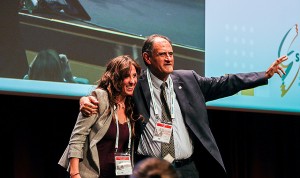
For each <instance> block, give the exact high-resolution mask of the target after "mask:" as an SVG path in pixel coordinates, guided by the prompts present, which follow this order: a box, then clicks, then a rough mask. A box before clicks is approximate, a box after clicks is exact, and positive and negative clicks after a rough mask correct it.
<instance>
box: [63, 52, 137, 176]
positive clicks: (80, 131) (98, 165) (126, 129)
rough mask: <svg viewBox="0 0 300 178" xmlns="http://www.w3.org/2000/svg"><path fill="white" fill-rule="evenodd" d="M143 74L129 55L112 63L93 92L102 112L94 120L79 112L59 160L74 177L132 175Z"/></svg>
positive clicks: (93, 116)
mask: <svg viewBox="0 0 300 178" xmlns="http://www.w3.org/2000/svg"><path fill="white" fill-rule="evenodd" d="M140 71H141V68H140V66H139V65H138V64H137V63H136V62H135V61H134V60H133V59H131V58H130V57H129V56H127V55H124V56H119V57H116V58H114V59H112V60H111V61H110V62H109V63H108V65H107V68H106V72H105V73H104V74H103V76H102V78H101V80H100V81H99V84H98V86H97V88H96V89H95V90H94V91H93V92H92V94H93V95H94V96H95V97H96V98H98V100H99V101H100V102H99V106H98V107H99V110H98V113H97V114H94V115H92V116H90V117H84V116H83V115H82V114H81V113H79V115H78V118H77V121H76V124H75V126H74V129H73V131H72V134H71V138H70V141H69V145H68V147H67V148H66V150H65V152H64V154H63V156H62V157H61V159H60V161H59V164H60V165H61V166H63V167H65V168H67V169H68V171H69V172H70V177H71V178H106V177H108V178H113V177H118V178H120V177H122V176H123V175H129V174H131V171H132V167H131V163H130V159H131V158H130V151H131V149H130V148H131V140H132V139H131V137H132V135H133V134H132V133H133V128H134V126H133V124H134V122H133V119H132V109H133V101H132V98H131V97H132V95H133V90H134V88H135V86H136V83H137V79H138V76H139V75H140ZM116 123H117V124H116ZM115 160H117V161H115ZM115 167H117V168H118V169H117V170H116V169H115ZM116 174H117V175H118V176H116ZM123 177H124V176H123Z"/></svg>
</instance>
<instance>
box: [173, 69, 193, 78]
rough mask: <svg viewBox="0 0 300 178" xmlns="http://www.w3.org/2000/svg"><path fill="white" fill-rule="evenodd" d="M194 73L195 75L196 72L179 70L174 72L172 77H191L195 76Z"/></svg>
mask: <svg viewBox="0 0 300 178" xmlns="http://www.w3.org/2000/svg"><path fill="white" fill-rule="evenodd" d="M193 73H195V71H194V70H184V69H179V70H174V71H173V72H172V75H175V76H179V77H180V76H189V75H193Z"/></svg>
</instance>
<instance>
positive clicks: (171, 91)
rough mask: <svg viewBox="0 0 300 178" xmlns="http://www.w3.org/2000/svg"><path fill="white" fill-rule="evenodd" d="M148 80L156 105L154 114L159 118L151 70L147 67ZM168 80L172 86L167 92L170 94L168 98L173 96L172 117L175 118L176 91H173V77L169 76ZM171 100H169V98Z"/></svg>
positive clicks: (154, 105) (153, 101) (154, 104)
mask: <svg viewBox="0 0 300 178" xmlns="http://www.w3.org/2000/svg"><path fill="white" fill-rule="evenodd" d="M147 80H148V84H149V89H150V94H151V100H152V103H153V107H154V115H155V116H156V118H159V117H158V111H157V105H158V104H157V101H156V100H155V99H154V92H153V85H152V80H151V77H150V72H149V69H148V68H147ZM167 81H168V86H170V89H169V91H170V92H168V93H167V95H168V98H171V109H170V111H171V118H172V119H174V118H175V114H174V110H175V104H174V103H175V94H174V91H173V81H172V78H171V77H170V75H169V77H168V79H167ZM168 101H169V100H168Z"/></svg>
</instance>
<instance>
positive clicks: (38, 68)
mask: <svg viewBox="0 0 300 178" xmlns="http://www.w3.org/2000/svg"><path fill="white" fill-rule="evenodd" d="M28 79H30V80H45V81H56V82H64V81H65V80H64V74H63V71H62V66H61V61H60V57H59V54H58V53H57V52H56V51H55V50H52V49H46V50H41V51H40V52H39V53H38V54H37V55H36V57H35V59H34V60H33V61H32V63H31V65H30V69H29V72H28Z"/></svg>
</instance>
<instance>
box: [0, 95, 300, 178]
mask: <svg viewBox="0 0 300 178" xmlns="http://www.w3.org/2000/svg"><path fill="white" fill-rule="evenodd" d="M0 99H1V105H0V108H1V109H0V111H1V123H2V124H1V127H2V129H1V137H2V138H1V142H2V143H1V147H2V148H3V149H4V152H2V153H3V154H2V155H3V156H4V159H3V160H7V161H5V163H6V164H5V167H4V168H5V169H4V170H7V173H8V174H9V176H7V177H13V178H50V177H51V178H53V177H55V178H66V177H67V176H68V174H67V173H66V172H65V170H64V169H63V168H61V167H60V166H59V165H58V164H57V162H58V160H59V158H60V156H61V154H62V153H63V151H64V149H65V147H66V145H67V143H68V140H69V136H70V134H71V131H72V129H73V126H74V124H75V120H76V117H77V114H78V110H79V102H78V100H77V99H76V100H70V99H54V98H43V97H30V96H14V95H0ZM208 113H209V117H210V120H211V122H210V124H211V128H212V131H213V133H214V135H215V137H216V140H217V143H218V145H219V148H220V151H221V153H222V156H223V159H224V162H225V166H226V168H227V171H228V174H229V177H232V178H289V177H299V176H300V171H299V169H297V168H298V166H299V165H300V153H299V150H300V129H299V127H300V116H293V115H280V114H264V113H250V112H235V111H221V110H209V112H208ZM199 159H201V158H199Z"/></svg>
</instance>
